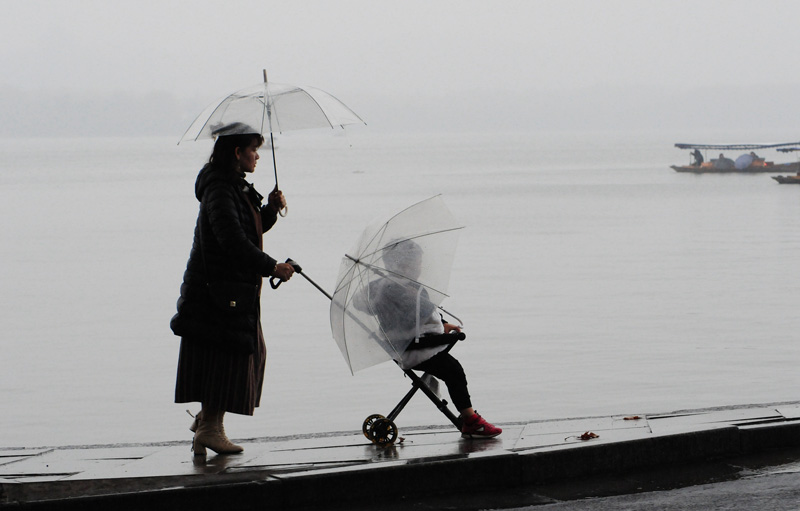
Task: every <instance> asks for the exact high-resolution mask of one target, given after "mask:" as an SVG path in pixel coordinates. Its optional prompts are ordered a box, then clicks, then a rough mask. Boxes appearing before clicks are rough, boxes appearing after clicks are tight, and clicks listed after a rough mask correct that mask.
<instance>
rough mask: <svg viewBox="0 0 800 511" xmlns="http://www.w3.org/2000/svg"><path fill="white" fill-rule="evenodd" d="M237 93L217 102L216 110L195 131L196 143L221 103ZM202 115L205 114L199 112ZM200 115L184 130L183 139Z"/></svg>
mask: <svg viewBox="0 0 800 511" xmlns="http://www.w3.org/2000/svg"><path fill="white" fill-rule="evenodd" d="M237 92H238V91H236V92H234V93H231V94H228V95H227V96H225V99H223V100H221V101H219V102H218V103H217V106H216V108H214V110H212V111H211V114H210V115H209V116H208V118H207V119H206V122H204V123H203V125H202V126H200V129H199V130H198V131H197V135H195V137H194V140H195V141H197V139H198V138H200V134H201V133H203V130H204V129H206V126H208V123H209V122H210V121H211V118H212V117H214V114H215V113H217V110H219V109H220V107H221V106H222V105H223V103H225V101H227V100H228V99H229V98H232V97H234V96H236V94H237ZM204 113H205V112H200V115H203V114H204ZM200 115H198V116H197V117H196V118H195V120H194V122H192V124H191V125H190V126H189V128H188V129H187V130H186V132H185V133H184V134H183V136H184V137H185V136H186V133H189V130H190V129H192V126H194V123H195V122H197V119H199V118H200ZM181 140H183V137H181Z"/></svg>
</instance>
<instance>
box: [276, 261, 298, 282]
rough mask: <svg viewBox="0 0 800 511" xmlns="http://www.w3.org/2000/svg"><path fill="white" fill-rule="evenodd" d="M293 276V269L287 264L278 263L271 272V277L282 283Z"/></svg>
mask: <svg viewBox="0 0 800 511" xmlns="http://www.w3.org/2000/svg"><path fill="white" fill-rule="evenodd" d="M292 275H294V268H293V267H292V265H291V264H289V263H278V264H276V265H275V269H274V270H272V276H273V277H275V278H278V279H281V280H283V281H286V280H289V279H290V278H292Z"/></svg>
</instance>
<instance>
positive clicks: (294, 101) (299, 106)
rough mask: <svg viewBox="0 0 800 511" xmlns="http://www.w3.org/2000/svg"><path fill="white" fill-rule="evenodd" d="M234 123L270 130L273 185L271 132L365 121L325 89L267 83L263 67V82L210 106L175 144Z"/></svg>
mask: <svg viewBox="0 0 800 511" xmlns="http://www.w3.org/2000/svg"><path fill="white" fill-rule="evenodd" d="M234 123H241V124H244V125H246V126H249V127H252V128H253V129H254V130H255V131H256V132H258V133H261V134H262V135H264V136H266V135H267V133H269V139H270V146H271V148H272V166H273V169H274V170H275V186H276V187H277V185H278V166H277V163H276V162H275V141H274V137H273V133H281V132H284V131H291V130H302V129H309V128H336V127H344V126H346V125H348V124H365V123H364V121H363V120H362V119H361V118H360V117H359V116H358V115H357V114H356V113H355V112H353V111H352V110H351V109H350V108H348V107H347V106H346V105H345V104H344V103H342V102H341V101H339V100H338V99H336V98H335V97H333V96H331V95H330V94H328V93H327V92H324V91H321V90H319V89H315V88H313V87H300V86H297V85H287V84H282V83H273V82H268V81H267V71H266V70H264V82H263V83H259V84H257V85H253V86H250V87H246V88H244V89H241V90H238V91H236V92H234V93H232V94H229V95H227V96H225V97H224V98H222V99H220V100H218V101H215V102H214V103H212V104H211V105H209V106H208V107H207V108H206V109H205V110H204V111H203V112H202V113H201V114H200V115H199V116H197V119H195V121H194V122H193V123H192V124H191V126H189V129H187V130H186V133H184V134H183V137H181V139H180V141H178V143H179V144H180V143H181V142H184V141H187V140H199V139H203V138H215V131H216V130H218V129H220V128H222V127H224V126H228V125H232V124H234Z"/></svg>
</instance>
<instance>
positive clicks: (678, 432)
mask: <svg viewBox="0 0 800 511" xmlns="http://www.w3.org/2000/svg"><path fill="white" fill-rule="evenodd" d="M500 426H502V427H503V429H504V432H503V434H502V435H501V436H500V437H498V438H495V439H490V440H468V439H462V438H461V437H460V435H459V433H458V432H457V431H455V430H454V429H453V428H450V429H442V428H420V429H409V430H403V429H402V426H401V429H400V432H399V435H400V438H399V439H398V441H397V442H396V443H395V445H393V446H389V447H384V448H381V447H377V446H374V445H372V444H371V443H370V442H369V441H368V440H367V439H366V438H365V437H364V436H363V435H362V434H361V433H360V432H353V433H341V434H330V435H316V436H302V437H296V438H264V439H254V440H246V441H242V442H239V443H241V444H242V445H243V446H244V448H245V452H244V453H243V454H238V455H231V456H215V455H213V453H209V456H208V457H207V458H204V457H195V456H192V453H191V452H190V449H189V447H190V446H189V443H188V442H186V443H180V444H176V443H169V444H145V445H119V446H85V447H65V448H58V447H55V448H41V449H8V448H7V449H3V448H0V508H5V507H8V508H14V509H26V508H29V509H47V508H51V507H52V508H53V509H55V508H58V509H60V510H64V509H71V508H75V509H81V510H88V509H93V508H97V509H111V508H113V509H148V511H152V510H155V509H171V510H172V509H176V508H181V509H183V508H189V506H200V508H205V507H209V508H210V507H212V506H219V509H225V510H228V509H301V508H303V507H309V508H315V509H329V508H333V507H335V506H342V508H347V507H348V506H351V507H355V506H357V505H364V504H367V503H370V502H372V503H384V504H386V503H388V502H396V501H397V499H404V498H406V496H407V495H408V494H409V493H414V494H416V495H423V494H431V495H434V494H443V493H448V492H452V493H455V492H462V493H463V492H465V491H472V492H476V491H497V490H508V489H512V488H523V487H532V486H536V485H542V484H545V483H549V482H553V481H564V480H569V479H574V478H579V477H586V476H590V475H596V474H606V475H608V474H623V473H625V472H629V471H633V470H639V469H643V468H648V467H658V466H665V465H672V464H680V463H689V462H695V461H702V460H709V459H719V458H725V457H733V456H738V455H741V454H748V453H755V452H760V451H764V450H769V449H775V448H786V447H793V446H798V445H800V402H798V403H782V404H778V405H764V406H752V407H737V408H729V409H714V410H697V411H686V412H678V413H671V414H664V415H649V416H644V417H636V416H633V417H624V416H614V417H591V418H581V419H566V420H551V421H537V422H529V423H515V424H500ZM587 432H590V433H593V434H594V435H597V436H596V437H593V438H590V439H586V440H584V439H581V436H582V435H583V434H584V433H587ZM588 436H592V435H588ZM383 507H386V506H383Z"/></svg>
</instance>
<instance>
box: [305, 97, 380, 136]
mask: <svg viewBox="0 0 800 511" xmlns="http://www.w3.org/2000/svg"><path fill="white" fill-rule="evenodd" d="M298 89H299V90H300V91H301V92H302V93H303V94H305V95H306V96H308V98H309V99H310V100H311V101H313V102H314V104H315V105H317V108H319V111H320V112H322V116H323V117H325V120H326V121H327V122H328V124H329V125H330V127H331V129H333V128H334V126H339V127H340V128H344V124H336V125H334V124H333V123H332V122H331V118H330V117H328V114H327V113H325V109H324V108H322V105H320V104H319V101H317V100H316V99H315V98H314V96H312V95H311V94H309V93H308V91H307V90H305V89H303V88H302V87H298ZM328 95H329V96H330V94H328ZM330 97H331V98H332V99H334V100H336V102H337V103H339V105H341V106H342V107H343V108H345V109H346V110H347V111H349V112H350V113H351V114H353V115H354V116H355V118H356V119H358V120H359V121H361V122H364V119H362V118H361V117H359V116H358V114H357V113H355V112H354V111H352V110H351V109H350V107H348V106H347V105H345V104H344V103H342V102H341V101H339V100H338V99H337V98H335V97H333V96H330ZM364 124H366V123H364Z"/></svg>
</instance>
